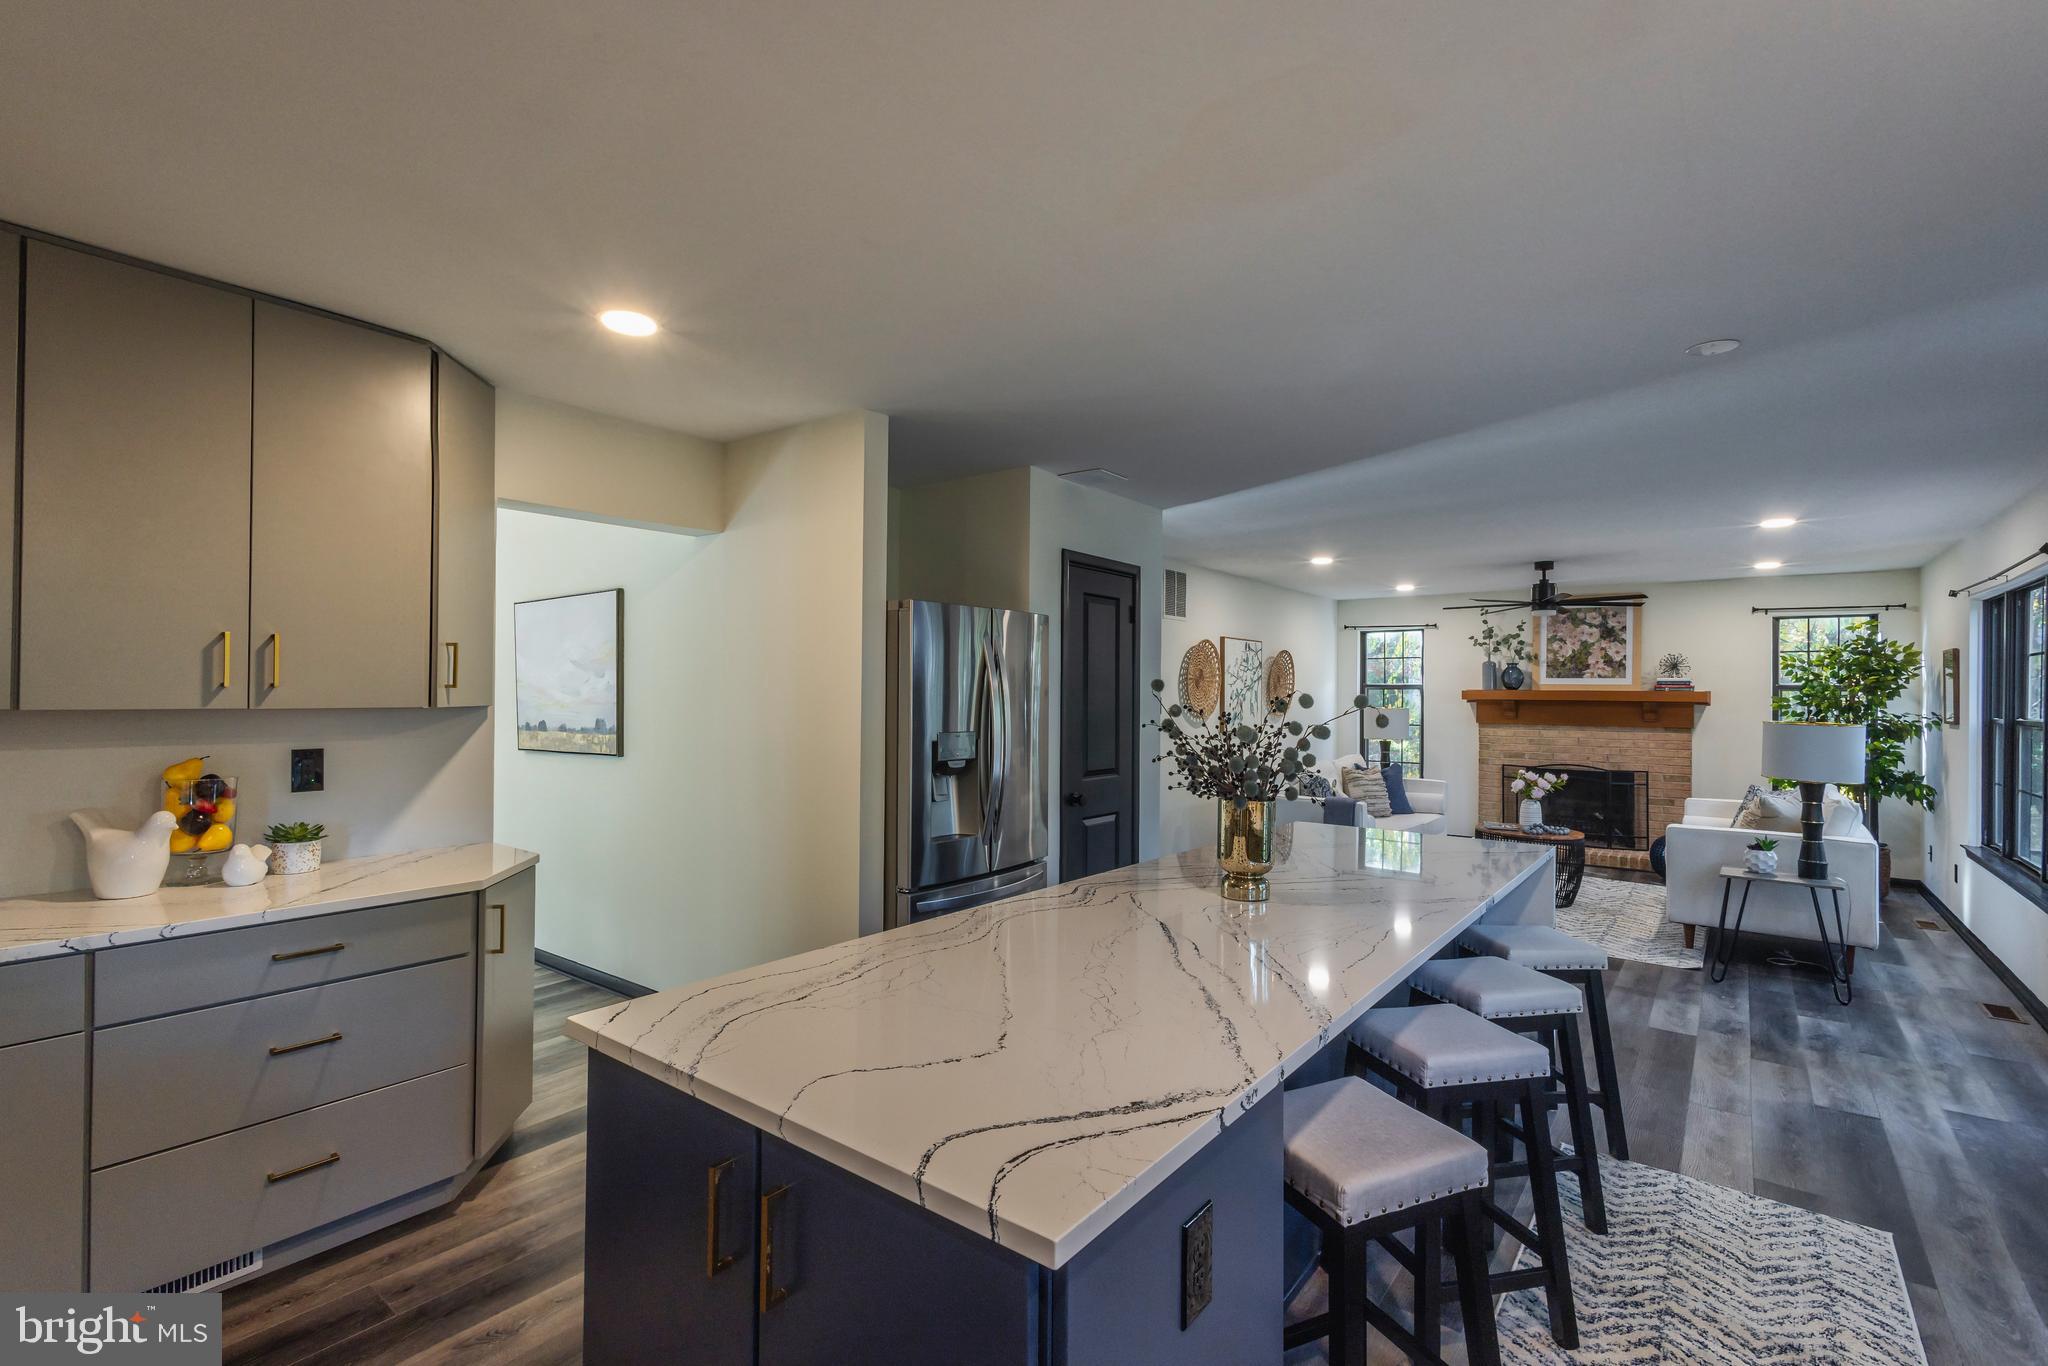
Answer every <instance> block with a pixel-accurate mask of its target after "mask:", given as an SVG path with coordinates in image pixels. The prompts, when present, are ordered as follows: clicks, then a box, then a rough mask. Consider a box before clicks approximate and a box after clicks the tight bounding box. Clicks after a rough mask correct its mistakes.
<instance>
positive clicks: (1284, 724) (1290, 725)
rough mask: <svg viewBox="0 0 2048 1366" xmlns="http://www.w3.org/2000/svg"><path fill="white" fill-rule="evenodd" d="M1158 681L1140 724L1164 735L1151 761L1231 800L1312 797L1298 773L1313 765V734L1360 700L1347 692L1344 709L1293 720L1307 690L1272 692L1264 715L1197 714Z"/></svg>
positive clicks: (1321, 735) (1194, 790) (1182, 785)
mask: <svg viewBox="0 0 2048 1366" xmlns="http://www.w3.org/2000/svg"><path fill="white" fill-rule="evenodd" d="M1165 691H1166V683H1165V682H1164V680H1161V679H1157V678H1155V679H1153V680H1152V699H1153V702H1154V704H1155V705H1157V706H1158V707H1159V709H1160V715H1159V717H1158V719H1157V720H1154V721H1147V722H1146V723H1145V724H1146V725H1148V726H1152V727H1154V728H1156V729H1157V730H1158V731H1159V733H1160V734H1161V735H1162V736H1164V737H1165V738H1166V744H1167V750H1166V753H1165V754H1161V755H1156V756H1154V758H1153V760H1152V762H1153V763H1155V764H1156V763H1159V762H1161V761H1163V760H1164V761H1170V762H1171V763H1172V765H1173V770H1174V774H1175V776H1176V779H1177V781H1175V782H1171V783H1168V784H1167V786H1168V788H1169V789H1173V788H1178V789H1180V790H1182V791H1185V792H1187V793H1188V794H1189V795H1191V796H1195V797H1202V798H1215V799H1216V800H1218V801H1228V802H1232V803H1235V804H1240V805H1241V804H1243V803H1245V802H1270V801H1277V800H1279V799H1281V798H1286V799H1287V800H1289V801H1293V800H1295V799H1296V798H1299V797H1302V796H1304V795H1306V796H1307V797H1308V799H1309V800H1310V801H1320V800H1321V797H1320V796H1318V795H1317V794H1315V793H1313V792H1307V793H1304V790H1303V787H1302V780H1303V779H1304V778H1306V777H1308V776H1310V775H1311V774H1313V773H1314V772H1315V768H1316V756H1315V755H1314V754H1312V753H1311V752H1310V750H1309V747H1310V745H1312V744H1313V743H1314V742H1315V741H1317V740H1327V739H1329V738H1330V733H1331V732H1330V727H1332V726H1334V725H1335V724H1336V723H1337V722H1339V721H1341V720H1343V719H1344V718H1345V717H1347V716H1354V715H1356V714H1357V713H1358V712H1359V711H1360V710H1362V709H1363V708H1364V706H1365V698H1364V697H1362V696H1361V697H1354V698H1353V699H1351V710H1350V711H1346V712H1340V713H1338V714H1337V715H1335V716H1332V717H1331V718H1329V719H1328V720H1327V721H1314V722H1303V721H1298V720H1295V719H1294V718H1293V716H1292V713H1293V712H1294V710H1295V709H1296V708H1300V709H1301V710H1303V711H1307V710H1309V709H1310V708H1312V707H1314V706H1315V699H1314V698H1313V697H1310V696H1309V695H1308V694H1307V693H1297V694H1293V695H1289V696H1282V697H1276V698H1273V699H1272V700H1271V701H1270V702H1268V703H1267V711H1266V715H1265V717H1264V718H1263V719H1262V720H1260V721H1259V722H1258V723H1257V724H1253V723H1250V722H1245V721H1236V722H1232V721H1228V720H1218V721H1217V722H1215V723H1214V724H1210V723H1207V722H1204V721H1203V720H1201V719H1200V718H1199V717H1196V716H1195V715H1194V714H1193V713H1190V712H1189V711H1188V709H1187V708H1186V707H1183V706H1182V705H1181V704H1180V703H1178V702H1168V701H1166V700H1165V698H1164V696H1163V694H1164V693H1165Z"/></svg>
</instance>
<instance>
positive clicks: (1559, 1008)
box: [1408, 958, 1607, 1233]
mask: <svg viewBox="0 0 2048 1366" xmlns="http://www.w3.org/2000/svg"><path fill="white" fill-rule="evenodd" d="M1408 989H1409V991H1410V993H1411V994H1412V996H1413V997H1414V999H1417V1000H1423V1001H1442V1002H1445V1003H1447V1004H1450V1005H1454V1006H1457V1007H1459V1008H1460V1009H1462V1010H1469V1011H1471V1012H1472V1013H1473V1014H1474V1015H1477V1016H1478V1017H1479V1018H1481V1019H1482V1020H1491V1021H1493V1023H1495V1024H1497V1025H1500V1026H1501V1027H1503V1028H1505V1029H1512V1030H1513V1031H1514V1032H1515V1033H1517V1034H1527V1035H1529V1036H1530V1037H1532V1038H1534V1039H1535V1040H1536V1041H1537V1042H1538V1043H1540V1044H1542V1045H1543V1050H1544V1053H1545V1055H1546V1056H1548V1057H1550V1058H1552V1059H1553V1060H1554V1063H1555V1072H1556V1080H1557V1082H1558V1083H1559V1084H1560V1085H1561V1086H1562V1088H1563V1091H1564V1095H1563V1100H1564V1107H1565V1114H1566V1115H1567V1116H1569V1118H1570V1120H1571V1126H1572V1152H1571V1155H1570V1156H1569V1157H1560V1158H1559V1159H1558V1160H1557V1167H1558V1170H1559V1171H1568V1172H1577V1173H1578V1174H1579V1206H1580V1208H1581V1209H1582V1210H1583V1211H1584V1214H1585V1220H1586V1227H1587V1228H1589V1229H1591V1230H1593V1232H1595V1233H1605V1232H1607V1197H1606V1193H1605V1191H1603V1190H1602V1189H1601V1186H1600V1148H1599V1144H1598V1143H1597V1142H1596V1141H1595V1140H1594V1137H1593V1112H1592V1110H1591V1109H1590V1108H1589V1107H1588V1104H1587V1100H1586V1057H1585V1051H1584V1049H1583V1047H1582V1046H1581V1045H1580V1043H1579V1012H1580V1010H1581V1009H1582V1008H1583V1004H1582V1002H1581V1001H1580V998H1579V989H1578V988H1577V987H1575V986H1573V985H1572V984H1571V983H1570V982H1562V981H1559V980H1558V979H1557V978H1555V977H1550V976H1546V975H1545V974H1543V973H1540V972H1538V971H1536V970H1535V969H1534V968H1525V967H1523V966H1522V965H1521V964H1519V963H1510V962H1509V961H1508V960H1507V959H1505V958H1439V959H1437V960H1436V961H1435V962H1432V963H1424V964H1423V965H1422V966H1421V967H1420V968H1417V969H1416V971H1415V975H1414V976H1413V977H1410V978H1409V979H1408ZM1553 1099H1555V1098H1554V1097H1553V1096H1552V1094H1551V1092H1550V1088H1549V1087H1548V1085H1546V1086H1545V1087H1544V1094H1543V1101H1544V1106H1545V1108H1544V1113H1543V1116H1542V1123H1543V1125H1544V1127H1545V1129H1546V1130H1547V1129H1548V1127H1549V1124H1550V1111H1549V1106H1550V1104H1551V1102H1552V1101H1553ZM1515 1136H1516V1137H1522V1135H1519V1134H1517V1135H1515ZM1521 1174H1522V1171H1521V1164H1520V1163H1516V1162H1513V1161H1512V1160H1511V1159H1510V1160H1508V1161H1505V1162H1496V1163H1495V1165H1494V1175H1495V1176H1496V1177H1509V1176H1520V1175H1521Z"/></svg>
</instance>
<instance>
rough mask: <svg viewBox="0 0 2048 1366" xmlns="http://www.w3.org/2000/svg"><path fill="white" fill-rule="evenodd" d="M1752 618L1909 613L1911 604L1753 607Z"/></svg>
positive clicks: (1880, 603)
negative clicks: (1768, 614) (1785, 614)
mask: <svg viewBox="0 0 2048 1366" xmlns="http://www.w3.org/2000/svg"><path fill="white" fill-rule="evenodd" d="M1749 610H1750V614H1751V615H1752V616H1754V615H1756V614H1758V613H1761V612H1909V611H1911V610H1912V604H1911V603H1905V602H1858V603H1851V604H1849V605H1847V606H1840V607H1752V608H1750V609H1749Z"/></svg>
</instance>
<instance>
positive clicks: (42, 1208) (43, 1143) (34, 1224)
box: [0, 970, 85, 1291]
mask: <svg viewBox="0 0 2048 1366" xmlns="http://www.w3.org/2000/svg"><path fill="white" fill-rule="evenodd" d="M0 971H4V970H0ZM0 1096H5V1097H7V1098H9V1101H10V1103H9V1104H7V1105H6V1106H5V1107H0V1108H4V1111H5V1114H6V1121H5V1123H0V1173H4V1174H5V1176H6V1181H7V1220H6V1227H7V1231H6V1235H5V1236H4V1237H0V1286H4V1287H5V1288H6V1289H8V1290H10V1291H15V1290H70V1291H78V1290H83V1289H84V1288H85V1165H84V1162H83V1161H82V1154H83V1153H84V1151H85V1147H84V1144H85V1035H84V1034H67V1035H65V1036H63V1037H62V1038H56V1039H43V1040H41V1041H39V1042H37V1043H24V1044H16V1045H15V1046H14V1047H12V1048H0ZM15 1098H24V1099H27V1098H33V1100H32V1103H28V1104H20V1105H16V1104H13V1103H11V1102H12V1101H13V1100H14V1099H15Z"/></svg>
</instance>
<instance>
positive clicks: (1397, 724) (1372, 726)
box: [1358, 707, 1408, 768]
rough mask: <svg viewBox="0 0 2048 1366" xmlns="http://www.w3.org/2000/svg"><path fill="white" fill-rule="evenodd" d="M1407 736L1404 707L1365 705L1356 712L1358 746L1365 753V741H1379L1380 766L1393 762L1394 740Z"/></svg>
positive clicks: (1406, 716) (1406, 718)
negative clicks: (1364, 707) (1365, 706)
mask: <svg viewBox="0 0 2048 1366" xmlns="http://www.w3.org/2000/svg"><path fill="white" fill-rule="evenodd" d="M1407 738H1408V709H1407V708H1406V707H1385V708H1382V707H1367V708H1366V709H1365V710H1363V711H1361V712H1360V713H1359V714H1358V748H1359V751H1360V753H1361V754H1363V753H1366V752H1367V751H1366V748H1365V746H1366V742H1367V741H1369V740H1377V741H1379V742H1380V767H1381V768H1385V767H1387V766H1388V765H1389V764H1391V763H1392V762H1393V753H1394V741H1396V740H1406V739H1407Z"/></svg>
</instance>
